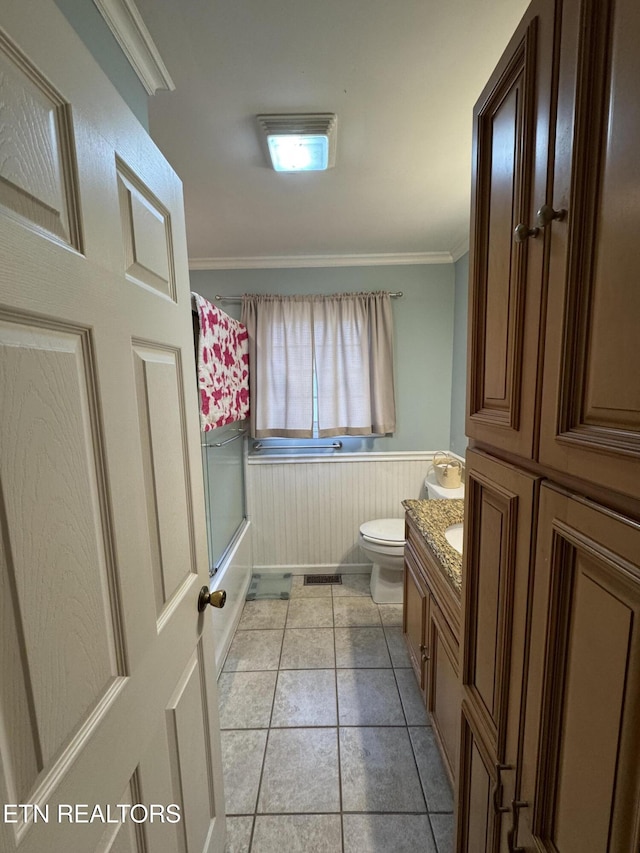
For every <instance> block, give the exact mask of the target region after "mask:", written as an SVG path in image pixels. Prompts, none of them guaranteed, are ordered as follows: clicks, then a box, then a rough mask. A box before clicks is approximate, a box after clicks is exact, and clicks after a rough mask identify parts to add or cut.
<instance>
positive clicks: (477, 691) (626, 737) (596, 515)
mask: <svg viewBox="0 0 640 853" xmlns="http://www.w3.org/2000/svg"><path fill="white" fill-rule="evenodd" d="M639 42H640V5H639V4H638V2H637V0H615V2H614V0H562V2H560V0H534V2H533V3H532V5H531V6H530V7H529V10H528V11H527V13H526V15H525V18H524V19H523V22H522V23H521V25H520V27H519V29H518V30H517V32H516V35H515V36H514V38H513V39H512V41H511V43H510V45H509V47H508V49H507V51H506V53H505V55H504V57H503V59H502V60H501V62H500V64H499V65H498V68H497V70H496V72H495V73H494V75H493V76H492V78H491V80H490V82H489V84H488V86H487V87H486V89H485V91H484V93H483V95H482V97H481V99H480V101H479V103H478V106H477V108H476V112H475V139H474V146H475V147H474V197H475V199H476V200H475V202H474V209H473V216H472V232H473V238H472V245H471V262H470V270H471V295H470V336H469V389H468V400H469V407H468V414H467V429H468V433H469V435H470V438H471V441H470V449H469V451H468V454H467V477H468V479H467V492H466V494H467V498H466V500H467V504H466V515H465V563H464V569H463V574H464V577H463V605H464V606H463V633H462V638H463V639H462V644H461V645H462V648H461V652H462V662H461V678H462V724H461V730H460V746H459V767H458V789H457V802H458V816H457V830H456V850H457V853H471V851H473V853H489V851H491V853H498V851H500V853H503V851H504V853H516V851H517V853H534V851H535V853H543V851H544V853H585V851H588V853H631V851H634V852H635V853H637V851H639V850H640V761H639V759H638V756H640V627H639V625H640V369H639V368H640V360H639V358H638V341H639V340H640V288H639V287H638V278H639V273H640V254H639V253H638V248H637V243H638V237H637V235H638V234H639V233H640V204H639V203H638V198H639V195H638V187H639V186H640V158H639V157H638V153H637V145H634V144H633V142H632V140H637V139H638V138H640V111H639V110H638V103H639V102H640V52H639V51H638V49H637V45H638V43H639ZM514 93H517V96H514ZM531 104H534V106H533V107H532V106H531ZM530 109H533V113H532V114H530V112H529V110H530ZM534 128H535V130H534ZM500 140H502V143H501V142H500ZM505 140H506V141H505ZM506 142H509V144H506ZM512 143H513V150H512V151H511V148H510V145H511V144H512ZM545 146H547V149H548V150H546V151H545ZM510 151H511V153H509V152H510ZM532 151H535V156H532V155H531V154H530V153H527V152H532ZM509 193H511V198H510V199H509ZM537 210H539V211H540V221H536V219H537V216H536V211H537ZM527 213H528V217H527V216H526V214H527ZM519 219H520V220H521V222H522V223H523V224H524V225H526V226H527V229H526V230H529V228H531V229H535V228H538V229H539V230H538V231H537V233H533V234H529V235H526V234H525V235H524V236H525V240H524V242H522V243H519V244H518V246H514V244H513V243H512V242H511V240H510V237H511V235H512V232H513V228H514V227H515V226H514V223H515V222H517V220H519ZM512 330H513V331H512ZM534 338H535V340H536V345H535V347H534V346H533V345H532V344H531V343H530V342H531V341H532V340H533V339H534ZM528 342H529V343H528ZM510 365H513V366H510ZM489 392H490V393H489ZM501 395H502V396H501ZM525 414H526V417H525Z"/></svg>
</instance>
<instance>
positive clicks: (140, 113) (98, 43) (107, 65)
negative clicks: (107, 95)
mask: <svg viewBox="0 0 640 853" xmlns="http://www.w3.org/2000/svg"><path fill="white" fill-rule="evenodd" d="M55 3H56V6H57V7H58V8H59V9H60V11H61V12H62V14H63V15H64V16H65V18H66V19H67V20H68V21H69V23H70V24H71V26H72V27H73V28H74V30H75V31H76V32H77V34H78V35H79V36H80V38H81V39H82V41H83V42H84V44H85V47H86V48H87V49H88V50H89V52H90V53H91V55H92V56H93V58H94V59H95V60H96V62H97V63H98V65H99V66H100V67H101V68H102V70H103V71H104V73H105V74H106V75H107V77H108V78H109V80H111V82H112V83H113V85H114V86H115V87H116V89H117V90H118V92H119V93H120V95H121V96H122V98H123V99H124V101H125V103H126V104H127V105H128V106H129V109H130V110H131V112H132V113H133V114H134V115H135V117H136V118H137V119H138V121H139V122H140V124H141V125H142V126H143V127H144V128H145V130H147V131H148V130H149V99H148V96H147V92H146V90H145V88H144V86H143V85H142V83H141V82H140V80H139V79H138V77H137V75H136V73H135V71H134V70H133V68H132V67H131V64H130V63H129V60H128V59H127V57H126V56H125V55H124V53H123V52H122V48H121V47H120V45H119V44H118V42H117V41H116V39H115V37H114V35H113V33H112V32H111V30H110V29H109V27H108V25H107V23H106V21H105V20H104V18H103V17H102V15H101V14H100V12H98V10H97V8H96V6H95V4H94V3H93V2H92V0H55Z"/></svg>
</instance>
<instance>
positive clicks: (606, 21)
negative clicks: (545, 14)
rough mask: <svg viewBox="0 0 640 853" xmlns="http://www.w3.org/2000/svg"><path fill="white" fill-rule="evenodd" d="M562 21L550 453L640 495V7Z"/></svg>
mask: <svg viewBox="0 0 640 853" xmlns="http://www.w3.org/2000/svg"><path fill="white" fill-rule="evenodd" d="M562 26H563V32H564V33H567V34H568V35H569V36H571V37H570V38H567V40H566V43H565V42H563V45H562V47H563V50H562V53H561V62H560V78H559V100H558V124H557V132H556V140H557V142H556V152H555V172H554V175H553V186H554V190H553V196H552V204H553V207H554V208H555V209H557V210H567V211H568V213H567V215H566V216H564V218H563V219H562V220H561V221H557V222H553V224H552V225H551V226H550V228H549V229H548V231H549V233H548V237H549V240H550V265H549V302H548V311H547V332H546V353H545V363H544V380H543V397H542V418H541V423H540V429H541V434H540V461H541V462H543V463H545V464H546V465H549V466H551V467H553V468H555V469H557V470H559V471H563V472H566V473H567V474H571V475H574V476H576V477H580V478H583V479H587V480H589V481H590V482H593V483H597V484H598V485H600V486H604V487H606V488H609V489H613V490H615V491H618V492H622V493H623V494H625V495H630V496H633V497H635V498H640V355H639V350H638V345H639V331H640V329H639V327H640V287H639V286H638V276H639V270H638V267H639V264H638V257H639V255H638V229H639V228H640V204H639V203H638V192H639V189H638V188H639V187H640V157H639V156H638V150H637V145H634V144H632V143H631V140H638V139H640V110H638V98H639V96H640V82H639V81H640V53H639V51H638V39H639V38H640V8H639V6H638V3H637V0H616V2H615V3H612V2H602V3H587V2H582V3H581V2H578V0H571V2H565V4H564V16H563V24H562ZM578 30H581V31H582V32H583V33H584V36H583V38H582V40H579V39H576V38H574V37H573V34H574V33H576V32H577V31H578Z"/></svg>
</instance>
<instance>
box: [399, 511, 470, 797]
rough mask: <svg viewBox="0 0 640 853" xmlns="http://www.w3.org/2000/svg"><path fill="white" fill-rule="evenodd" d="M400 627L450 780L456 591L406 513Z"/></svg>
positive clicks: (454, 753) (454, 749)
mask: <svg viewBox="0 0 640 853" xmlns="http://www.w3.org/2000/svg"><path fill="white" fill-rule="evenodd" d="M406 541H407V544H406V546H405V558H404V612H403V632H404V636H405V640H406V643H407V649H408V651H409V657H410V659H411V664H412V666H413V669H414V671H415V673H416V677H417V679H418V683H419V685H420V690H421V691H422V694H423V696H424V700H425V704H426V707H427V710H428V711H429V714H430V716H431V722H432V726H433V731H434V734H435V736H436V740H437V742H438V745H439V747H440V752H441V753H442V757H443V760H444V764H445V768H446V769H447V772H448V773H449V776H450V778H451V781H452V784H453V783H454V782H455V776H456V768H457V764H458V742H459V739H460V738H459V732H460V680H459V671H460V667H459V640H458V638H459V635H460V612H461V603H460V596H459V594H458V592H457V591H456V590H454V589H453V587H452V586H451V584H450V582H449V581H448V579H447V578H445V576H444V573H443V570H442V569H441V568H440V566H439V564H438V561H437V559H436V557H435V556H434V554H433V553H432V552H431V550H430V548H429V546H428V545H427V543H426V541H425V539H424V537H423V536H422V534H421V533H420V531H419V529H418V527H417V525H416V523H415V522H414V521H413V519H412V518H411V517H410V516H409V515H407V520H406Z"/></svg>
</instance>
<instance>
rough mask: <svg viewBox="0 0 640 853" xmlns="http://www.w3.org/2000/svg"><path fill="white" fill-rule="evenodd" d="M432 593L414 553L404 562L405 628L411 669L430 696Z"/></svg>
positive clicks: (424, 694) (421, 687)
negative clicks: (430, 602) (428, 625)
mask: <svg viewBox="0 0 640 853" xmlns="http://www.w3.org/2000/svg"><path fill="white" fill-rule="evenodd" d="M430 597H431V596H430V595H429V590H428V587H427V585H426V583H425V582H424V580H423V577H422V572H421V571H420V569H419V567H418V565H417V562H416V560H415V558H414V557H413V555H412V554H411V552H410V551H409V552H408V553H406V554H405V559H404V609H403V619H402V621H403V627H402V630H403V632H404V637H405V641H406V644H407V651H408V652H409V659H410V661H411V666H412V667H413V671H414V672H415V674H416V678H417V679H418V684H419V685H420V691H421V693H422V695H423V697H426V678H425V665H426V662H427V660H428V653H429V652H428V648H427V645H426V643H427V628H426V626H427V624H428V619H429V599H430Z"/></svg>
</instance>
